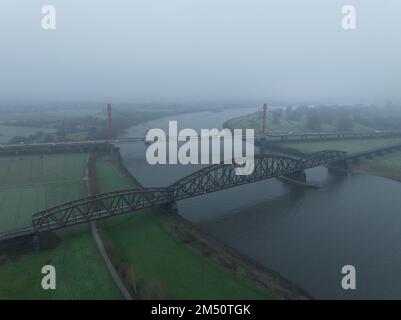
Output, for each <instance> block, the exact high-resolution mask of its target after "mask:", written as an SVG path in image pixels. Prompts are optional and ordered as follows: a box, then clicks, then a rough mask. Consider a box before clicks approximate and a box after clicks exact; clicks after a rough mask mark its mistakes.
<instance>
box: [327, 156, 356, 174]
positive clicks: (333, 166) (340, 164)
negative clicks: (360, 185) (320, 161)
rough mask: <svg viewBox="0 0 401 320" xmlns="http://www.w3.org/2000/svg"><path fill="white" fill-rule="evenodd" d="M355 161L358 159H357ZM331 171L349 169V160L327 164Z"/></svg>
mask: <svg viewBox="0 0 401 320" xmlns="http://www.w3.org/2000/svg"><path fill="white" fill-rule="evenodd" d="M353 161H358V160H357V159H355V160H353ZM327 168H328V170H329V171H337V172H338V171H343V172H344V171H348V162H347V161H337V162H334V163H331V164H329V165H328V166H327Z"/></svg>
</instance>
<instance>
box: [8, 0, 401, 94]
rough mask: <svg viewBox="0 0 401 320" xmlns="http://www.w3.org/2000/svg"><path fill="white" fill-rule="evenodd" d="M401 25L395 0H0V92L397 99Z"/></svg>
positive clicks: (399, 5)
mask: <svg viewBox="0 0 401 320" xmlns="http://www.w3.org/2000/svg"><path fill="white" fill-rule="evenodd" d="M45 4H52V5H54V6H55V8H56V10H57V11H56V13H57V28H56V30H54V31H44V30H43V29H42V28H41V18H42V15H41V8H42V6H43V5H45ZM345 4H354V5H355V6H356V8H357V30H356V31H344V30H343V29H342V28H341V19H342V14H341V8H342V6H343V5H345ZM400 34H401V1H400V0H359V1H356V0H342V1H339V0H47V1H41V0H29V1H28V0H0V41H1V44H0V99H7V100H13V99H20V100H21V99H23V100H28V101H29V100H36V99H39V100H60V101H62V100H97V101H98V100H103V99H104V100H109V101H116V100H117V101H127V102H130V101H161V102H162V101H167V100H168V101H181V102H182V101H186V100H193V101H202V100H219V99H224V100H233V101H235V100H248V99H252V100H253V99H266V100H267V99H276V100H283V101H301V100H303V101H316V100H319V101H322V102H324V101H327V102H333V101H336V102H361V101H362V102H369V101H372V102H383V101H384V100H387V99H388V100H394V101H401V62H400V61H401V38H400Z"/></svg>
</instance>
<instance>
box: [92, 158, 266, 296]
mask: <svg viewBox="0 0 401 320" xmlns="http://www.w3.org/2000/svg"><path fill="white" fill-rule="evenodd" d="M96 176H97V183H98V187H99V188H100V189H101V191H102V192H106V191H111V190H116V189H127V188H132V187H134V186H135V185H134V183H133V182H132V181H131V180H130V179H129V178H127V177H126V176H124V175H122V174H121V173H120V171H119V170H118V169H117V168H116V167H115V166H114V165H113V164H111V163H110V162H109V161H108V160H107V159H106V158H101V159H98V160H97V163H96ZM101 228H102V235H103V238H105V239H106V241H111V243H112V244H113V247H114V249H113V250H115V251H116V253H117V255H118V256H119V257H120V258H121V260H122V261H123V263H125V264H127V265H129V266H131V268H132V269H133V270H134V273H135V278H136V281H137V283H138V289H137V290H138V295H139V296H140V295H141V294H143V292H144V291H145V292H147V295H145V296H149V293H148V291H149V288H153V289H152V290H153V291H156V293H155V292H153V293H154V294H156V295H157V296H160V297H163V298H168V299H270V298H273V297H274V296H273V295H272V294H270V293H269V292H266V291H263V290H261V289H259V288H257V287H256V285H254V284H251V283H249V282H248V281H247V280H245V279H242V278H240V277H238V276H236V275H234V274H233V273H231V272H229V271H227V270H225V269H223V268H222V267H220V266H218V265H217V264H214V263H213V262H211V261H210V260H209V259H207V258H206V257H204V256H202V255H201V254H200V253H199V252H198V251H196V250H195V249H193V248H192V247H190V246H189V245H187V244H185V243H184V242H182V240H180V239H178V237H177V236H176V235H175V234H174V233H173V231H172V230H171V229H170V227H169V226H168V225H167V224H166V222H165V219H164V216H163V215H162V214H158V213H155V212H153V211H151V210H144V211H141V212H136V213H132V214H125V215H122V216H119V217H115V218H113V219H109V220H106V221H104V222H103V223H102V224H101ZM141 292H142V293H141ZM151 296H152V295H151Z"/></svg>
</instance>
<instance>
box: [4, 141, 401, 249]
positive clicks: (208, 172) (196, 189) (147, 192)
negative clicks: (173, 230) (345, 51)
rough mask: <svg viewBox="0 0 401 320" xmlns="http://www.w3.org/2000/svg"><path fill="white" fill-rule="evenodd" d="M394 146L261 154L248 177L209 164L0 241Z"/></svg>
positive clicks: (77, 205)
mask: <svg viewBox="0 0 401 320" xmlns="http://www.w3.org/2000/svg"><path fill="white" fill-rule="evenodd" d="M393 150H401V143H400V144H397V145H391V146H386V147H382V148H375V149H372V150H368V151H365V152H359V153H355V154H349V155H348V154H347V153H346V152H343V151H337V150H326V151H320V152H317V153H314V154H312V155H309V156H308V157H303V158H301V157H296V156H291V155H286V154H260V155H257V156H256V157H255V169H254V172H253V173H252V174H250V175H243V176H240V175H236V173H235V169H236V168H237V166H236V165H235V164H224V163H221V164H216V165H210V166H207V167H205V168H203V169H200V170H198V171H196V172H194V173H192V174H190V175H188V176H186V177H184V178H182V179H180V180H178V181H177V182H175V183H174V184H172V185H170V186H168V187H165V188H145V189H130V190H123V191H115V192H109V193H102V194H97V195H93V196H90V197H86V198H82V199H78V200H75V201H71V202H67V203H63V204H60V205H58V206H55V207H52V208H47V209H45V210H43V211H40V212H38V213H35V214H33V216H32V226H30V227H27V228H25V229H21V230H16V231H13V232H9V233H3V234H0V242H1V241H4V240H9V239H13V238H17V237H23V236H27V235H33V234H39V233H41V232H46V231H52V230H57V229H60V228H65V227H68V226H71V225H76V224H80V223H86V222H90V221H95V220H100V219H104V218H107V217H112V216H115V215H119V214H123V213H128V212H133V211H137V210H142V209H145V208H151V207H155V206H161V205H165V206H171V205H173V204H174V203H175V202H176V201H179V200H183V199H188V198H192V197H197V196H201V195H205V194H208V193H211V192H217V191H220V190H225V189H229V188H233V187H237V186H240V185H244V184H249V183H253V182H257V181H261V180H266V179H270V178H278V177H283V176H291V175H292V174H296V173H298V172H302V171H303V170H305V169H309V168H313V167H318V166H322V165H325V166H328V165H334V164H338V163H345V162H346V161H348V160H356V159H359V158H362V157H371V156H374V155H382V154H383V153H384V152H391V151H393Z"/></svg>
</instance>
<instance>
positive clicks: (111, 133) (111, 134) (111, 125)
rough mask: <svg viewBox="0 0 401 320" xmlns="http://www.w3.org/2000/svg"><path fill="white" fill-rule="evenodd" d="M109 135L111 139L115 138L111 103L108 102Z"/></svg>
mask: <svg viewBox="0 0 401 320" xmlns="http://www.w3.org/2000/svg"><path fill="white" fill-rule="evenodd" d="M107 120H108V122H107V124H108V125H107V137H108V139H109V140H111V139H112V138H113V121H112V117H111V104H110V103H108V104H107Z"/></svg>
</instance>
